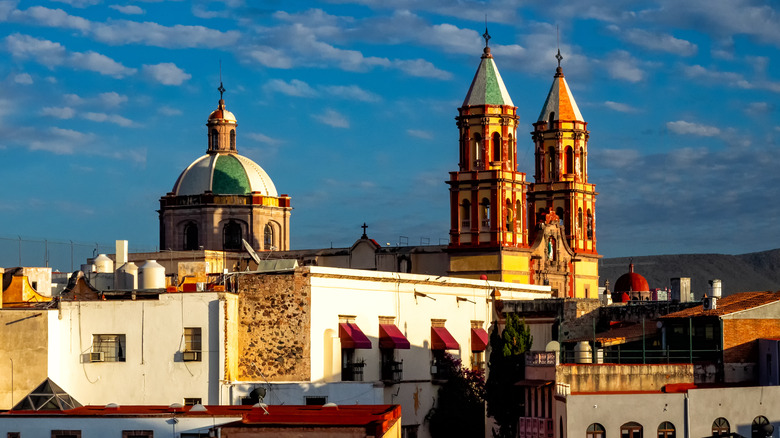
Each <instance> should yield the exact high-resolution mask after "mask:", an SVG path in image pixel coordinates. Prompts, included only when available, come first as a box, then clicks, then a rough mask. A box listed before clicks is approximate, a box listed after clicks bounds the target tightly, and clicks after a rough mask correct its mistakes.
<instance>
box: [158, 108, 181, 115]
mask: <svg viewBox="0 0 780 438" xmlns="http://www.w3.org/2000/svg"><path fill="white" fill-rule="evenodd" d="M157 111H158V112H159V113H160V114H162V115H164V116H178V115H181V114H183V112H182V110H180V109H178V108H171V107H169V106H161V107H160V108H159V109H158V110H157Z"/></svg>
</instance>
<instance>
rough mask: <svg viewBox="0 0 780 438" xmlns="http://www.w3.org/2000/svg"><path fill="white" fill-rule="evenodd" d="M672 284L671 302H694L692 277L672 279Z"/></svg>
mask: <svg viewBox="0 0 780 438" xmlns="http://www.w3.org/2000/svg"><path fill="white" fill-rule="evenodd" d="M671 283H672V294H671V295H672V296H671V301H676V302H678V303H688V302H691V301H693V297H692V296H691V278H690V277H679V278H672V279H671Z"/></svg>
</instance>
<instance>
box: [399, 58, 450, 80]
mask: <svg viewBox="0 0 780 438" xmlns="http://www.w3.org/2000/svg"><path fill="white" fill-rule="evenodd" d="M392 67H394V68H397V69H398V70H401V71H402V72H404V73H406V74H408V75H409V76H415V77H424V78H433V79H451V78H452V73H450V72H448V71H444V70H440V69H438V68H436V66H435V65H433V64H432V63H430V62H428V61H426V60H424V59H413V60H407V59H396V60H394V61H393V62H392Z"/></svg>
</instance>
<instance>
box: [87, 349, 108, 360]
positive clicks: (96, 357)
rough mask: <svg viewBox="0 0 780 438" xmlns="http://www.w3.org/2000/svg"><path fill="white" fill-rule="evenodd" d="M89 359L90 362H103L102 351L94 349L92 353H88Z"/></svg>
mask: <svg viewBox="0 0 780 438" xmlns="http://www.w3.org/2000/svg"><path fill="white" fill-rule="evenodd" d="M89 361H90V362H103V361H105V358H104V357H103V352H102V351H94V352H92V353H89Z"/></svg>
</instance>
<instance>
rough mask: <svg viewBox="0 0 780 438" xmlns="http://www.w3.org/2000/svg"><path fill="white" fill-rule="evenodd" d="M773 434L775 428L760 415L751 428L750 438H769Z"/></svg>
mask: <svg viewBox="0 0 780 438" xmlns="http://www.w3.org/2000/svg"><path fill="white" fill-rule="evenodd" d="M772 432H774V427H773V426H772V425H771V424H770V423H769V420H767V419H766V417H765V416H763V415H759V416H758V417H756V418H754V419H753V425H752V426H751V428H750V438H768V437H770V436H772Z"/></svg>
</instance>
